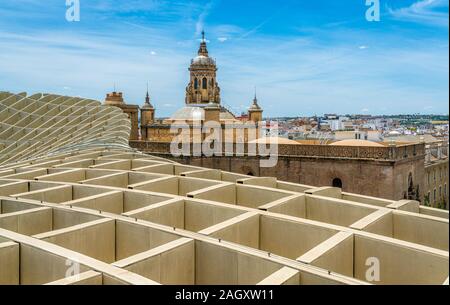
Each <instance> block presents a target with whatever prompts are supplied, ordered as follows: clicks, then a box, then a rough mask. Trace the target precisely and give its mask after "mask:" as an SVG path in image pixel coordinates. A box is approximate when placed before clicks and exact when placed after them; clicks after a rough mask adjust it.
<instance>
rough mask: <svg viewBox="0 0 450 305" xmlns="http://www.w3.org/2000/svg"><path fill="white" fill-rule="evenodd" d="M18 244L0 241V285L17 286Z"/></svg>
mask: <svg viewBox="0 0 450 305" xmlns="http://www.w3.org/2000/svg"><path fill="white" fill-rule="evenodd" d="M19 261H20V257H19V244H18V243H15V242H1V241H0V285H18V284H19V270H20V265H19Z"/></svg>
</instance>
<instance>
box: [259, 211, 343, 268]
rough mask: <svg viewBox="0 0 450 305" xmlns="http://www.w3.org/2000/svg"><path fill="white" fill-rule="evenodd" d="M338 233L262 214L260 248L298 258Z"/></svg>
mask: <svg viewBox="0 0 450 305" xmlns="http://www.w3.org/2000/svg"><path fill="white" fill-rule="evenodd" d="M336 233H337V231H335V230H332V229H328V228H324V227H319V226H315V225H311V224H309V223H300V222H294V221H289V220H283V219H279V218H276V217H273V216H266V215H261V218H260V234H261V236H260V249H261V250H264V251H267V252H271V253H274V254H277V255H282V256H285V257H288V258H291V259H296V258H297V257H299V256H301V255H302V254H304V253H306V252H307V251H309V250H311V249H312V248H313V247H315V246H317V245H318V244H320V243H321V242H323V241H325V240H326V239H328V238H330V237H331V236H333V235H334V234H336Z"/></svg>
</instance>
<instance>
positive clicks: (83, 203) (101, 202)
mask: <svg viewBox="0 0 450 305" xmlns="http://www.w3.org/2000/svg"><path fill="white" fill-rule="evenodd" d="M62 204H63V205H65V206H74V207H81V208H87V209H92V210H97V211H103V212H109V213H114V214H121V213H123V192H122V191H111V192H107V193H103V194H99V195H94V196H89V197H84V198H81V199H76V200H72V201H68V202H65V203H62Z"/></svg>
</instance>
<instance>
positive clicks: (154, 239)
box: [116, 220, 179, 260]
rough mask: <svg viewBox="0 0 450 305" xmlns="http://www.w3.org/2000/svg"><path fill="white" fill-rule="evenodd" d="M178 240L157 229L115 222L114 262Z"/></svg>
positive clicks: (174, 236)
mask: <svg viewBox="0 0 450 305" xmlns="http://www.w3.org/2000/svg"><path fill="white" fill-rule="evenodd" d="M177 238H179V237H178V235H175V234H169V233H166V232H163V231H160V230H157V229H153V228H149V227H145V226H142V225H139V224H134V223H130V222H125V221H121V220H117V221H116V260H121V259H124V258H127V257H129V256H132V255H135V254H137V253H140V252H144V251H147V250H150V249H152V248H155V247H158V246H161V245H162V244H164V243H168V242H171V241H173V240H175V239H177Z"/></svg>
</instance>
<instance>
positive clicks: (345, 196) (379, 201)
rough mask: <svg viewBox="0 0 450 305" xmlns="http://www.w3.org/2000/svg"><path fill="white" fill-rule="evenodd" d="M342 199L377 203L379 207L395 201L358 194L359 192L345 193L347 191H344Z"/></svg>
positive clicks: (371, 203)
mask: <svg viewBox="0 0 450 305" xmlns="http://www.w3.org/2000/svg"><path fill="white" fill-rule="evenodd" d="M342 199H343V200H349V201H356V202H360V203H365V204H370V205H375V206H378V207H386V206H388V205H390V204H392V203H394V202H393V201H392V200H387V199H382V198H376V197H370V196H363V195H358V194H351V193H345V192H342Z"/></svg>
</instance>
